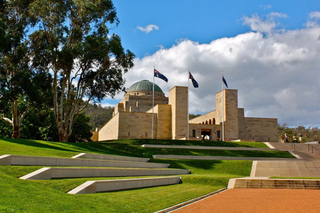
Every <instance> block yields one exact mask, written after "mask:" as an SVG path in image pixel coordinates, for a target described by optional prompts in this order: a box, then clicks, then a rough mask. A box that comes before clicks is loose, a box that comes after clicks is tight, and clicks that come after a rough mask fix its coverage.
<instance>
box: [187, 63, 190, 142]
mask: <svg viewBox="0 0 320 213" xmlns="http://www.w3.org/2000/svg"><path fill="white" fill-rule="evenodd" d="M189 75H190V71H189V68H188V106H187V107H188V110H187V129H188V135H187V140H189V131H190V130H189Z"/></svg>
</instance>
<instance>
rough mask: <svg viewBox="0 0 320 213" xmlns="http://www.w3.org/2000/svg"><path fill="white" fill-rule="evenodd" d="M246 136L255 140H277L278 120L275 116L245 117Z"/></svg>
mask: <svg viewBox="0 0 320 213" xmlns="http://www.w3.org/2000/svg"><path fill="white" fill-rule="evenodd" d="M245 127H246V130H245V131H246V136H245V138H244V139H249V140H255V141H270V142H277V141H278V120H277V119H276V118H245Z"/></svg>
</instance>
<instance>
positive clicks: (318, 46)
mask: <svg viewBox="0 0 320 213" xmlns="http://www.w3.org/2000/svg"><path fill="white" fill-rule="evenodd" d="M270 16H277V17H279V16H281V15H279V14H272V15H271V14H270ZM313 16H314V15H313ZM252 17H253V18H250V20H251V21H253V20H252V19H255V20H256V21H255V23H256V25H255V26H256V28H257V29H261V28H263V27H262V25H263V23H264V21H262V20H261V19H260V18H259V16H257V15H254V16H252ZM310 17H311V16H310ZM253 23H254V22H253ZM266 25H268V26H266V28H268V29H267V30H255V31H257V32H248V33H244V34H240V35H237V36H235V37H231V38H221V39H217V40H213V41H212V42H211V43H208V44H199V43H198V42H194V41H190V40H181V41H179V42H178V43H177V44H176V45H174V46H172V47H171V48H168V49H164V48H162V49H160V50H158V51H157V52H156V53H154V54H153V55H149V56H146V57H144V58H141V59H139V58H136V59H135V66H134V68H133V69H132V70H130V71H129V72H128V73H127V74H126V75H125V77H126V87H129V86H131V85H132V84H133V83H135V82H137V81H140V80H143V79H147V80H150V81H152V78H153V67H154V66H155V67H156V68H157V70H159V71H160V72H162V73H163V74H164V75H166V76H167V78H168V79H169V82H168V83H166V82H164V81H162V80H161V79H158V78H156V79H155V83H156V84H158V85H159V86H160V87H161V88H162V90H163V91H164V92H165V93H166V95H167V96H168V91H169V90H170V89H171V88H172V87H174V86H187V85H188V82H187V81H188V69H189V70H190V71H191V72H192V74H193V76H194V78H195V79H196V80H197V81H198V83H199V88H198V89H195V88H193V87H192V84H191V82H190V96H189V97H190V102H189V110H190V113H194V114H197V113H206V112H209V111H212V110H215V108H216V107H215V93H217V92H219V91H220V90H221V84H222V82H221V74H222V72H224V76H225V78H226V80H227V82H228V85H229V88H230V89H237V90H238V106H239V107H243V108H244V109H245V116H248V117H271V118H273V117H275V118H278V122H279V123H280V124H282V123H284V122H285V123H287V124H288V125H289V126H297V125H306V126H308V125H311V126H315V125H320V121H319V118H320V107H319V106H320V85H319V77H320V60H319V58H320V41H319V40H318V37H319V35H320V26H314V27H306V28H303V29H297V30H290V31H289V30H283V31H281V33H279V31H273V30H272V29H273V28H274V27H273V26H274V25H273V24H271V23H270V24H268V23H267V24H266ZM253 30H254V29H253ZM261 31H262V32H269V34H268V36H263V33H261ZM122 95H123V94H122Z"/></svg>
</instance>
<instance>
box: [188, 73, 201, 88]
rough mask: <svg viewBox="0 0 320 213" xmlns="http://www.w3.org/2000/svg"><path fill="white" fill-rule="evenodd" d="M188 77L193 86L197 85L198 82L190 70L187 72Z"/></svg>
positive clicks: (196, 86)
mask: <svg viewBox="0 0 320 213" xmlns="http://www.w3.org/2000/svg"><path fill="white" fill-rule="evenodd" d="M189 79H191V81H192V84H193V87H195V88H198V87H199V84H198V82H197V81H196V80H195V79H194V78H193V75H192V74H191V72H189Z"/></svg>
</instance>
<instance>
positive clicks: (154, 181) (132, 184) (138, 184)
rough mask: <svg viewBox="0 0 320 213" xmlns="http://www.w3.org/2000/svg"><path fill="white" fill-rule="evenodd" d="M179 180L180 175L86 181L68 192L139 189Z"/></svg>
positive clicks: (89, 192)
mask: <svg viewBox="0 0 320 213" xmlns="http://www.w3.org/2000/svg"><path fill="white" fill-rule="evenodd" d="M180 182H181V177H160V178H137V179H120V180H98V181H87V182H85V183H84V184H82V185H80V186H78V187H76V188H74V189H72V190H71V191H69V192H68V194H92V193H98V192H109V191H120V190H128V189H139V188H146V187H154V186H165V185H172V184H178V183H180Z"/></svg>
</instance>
